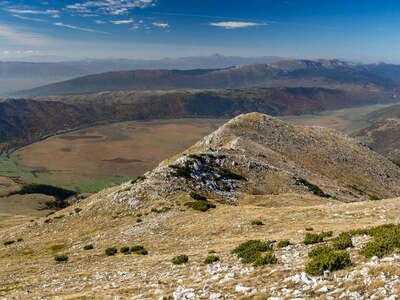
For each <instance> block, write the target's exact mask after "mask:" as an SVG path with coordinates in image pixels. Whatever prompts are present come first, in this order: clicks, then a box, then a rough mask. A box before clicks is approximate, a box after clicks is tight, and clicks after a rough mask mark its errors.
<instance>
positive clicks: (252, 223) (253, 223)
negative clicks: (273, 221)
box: [250, 220, 264, 226]
mask: <svg viewBox="0 0 400 300" xmlns="http://www.w3.org/2000/svg"><path fill="white" fill-rule="evenodd" d="M250 224H251V225H257V226H262V225H264V223H263V222H262V221H261V220H253V221H251V223H250Z"/></svg>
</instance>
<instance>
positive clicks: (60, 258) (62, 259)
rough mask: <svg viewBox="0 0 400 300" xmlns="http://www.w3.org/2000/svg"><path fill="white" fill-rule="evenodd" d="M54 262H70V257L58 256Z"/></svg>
mask: <svg viewBox="0 0 400 300" xmlns="http://www.w3.org/2000/svg"><path fill="white" fill-rule="evenodd" d="M54 260H55V261H56V262H63V261H67V260H68V256H67V255H56V256H54Z"/></svg>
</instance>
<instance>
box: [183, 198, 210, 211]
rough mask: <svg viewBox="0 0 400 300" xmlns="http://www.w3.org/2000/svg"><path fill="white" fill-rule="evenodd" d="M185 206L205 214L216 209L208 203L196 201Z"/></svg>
mask: <svg viewBox="0 0 400 300" xmlns="http://www.w3.org/2000/svg"><path fill="white" fill-rule="evenodd" d="M185 205H186V206H187V207H190V208H192V209H194V210H198V211H202V212H205V211H207V210H209V209H211V208H216V206H215V205H214V204H212V203H210V202H208V201H204V200H196V201H192V202H186V203H185Z"/></svg>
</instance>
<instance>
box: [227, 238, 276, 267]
mask: <svg viewBox="0 0 400 300" xmlns="http://www.w3.org/2000/svg"><path fill="white" fill-rule="evenodd" d="M269 250H272V242H270V241H268V242H263V241H260V240H250V241H247V242H245V243H242V244H240V245H239V246H238V247H236V248H235V249H233V251H232V253H235V254H237V256H238V257H239V258H241V261H242V263H244V264H249V263H254V262H255V261H256V260H257V259H259V258H260V257H261V252H266V251H269Z"/></svg>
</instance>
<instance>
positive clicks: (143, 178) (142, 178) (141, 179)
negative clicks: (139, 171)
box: [132, 176, 146, 184]
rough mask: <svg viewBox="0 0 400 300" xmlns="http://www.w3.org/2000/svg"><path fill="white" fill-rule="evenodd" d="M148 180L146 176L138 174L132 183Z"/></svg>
mask: <svg viewBox="0 0 400 300" xmlns="http://www.w3.org/2000/svg"><path fill="white" fill-rule="evenodd" d="M143 180H146V177H145V176H138V177H136V178H135V179H134V180H132V184H135V183H138V182H140V181H143Z"/></svg>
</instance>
